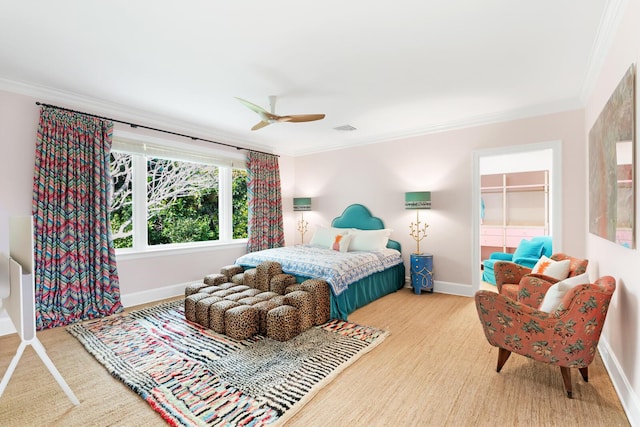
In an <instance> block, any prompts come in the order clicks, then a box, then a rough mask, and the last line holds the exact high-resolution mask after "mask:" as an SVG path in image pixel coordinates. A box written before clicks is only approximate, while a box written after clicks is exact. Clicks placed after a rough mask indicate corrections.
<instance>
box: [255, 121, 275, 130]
mask: <svg viewBox="0 0 640 427" xmlns="http://www.w3.org/2000/svg"><path fill="white" fill-rule="evenodd" d="M270 124H271V123H270V122H259V123H258V124H256V125H254V126H253V127H252V128H251V130H258V129H262V128H263V127H265V126H268V125H270Z"/></svg>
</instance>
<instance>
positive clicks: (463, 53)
mask: <svg viewBox="0 0 640 427" xmlns="http://www.w3.org/2000/svg"><path fill="white" fill-rule="evenodd" d="M618 3H619V2H618ZM612 4H614V5H615V4H616V1H612V0H588V1H584V0H536V1H528V2H524V1H519V0H482V1H480V0H455V1H454V0H448V1H445V0H415V1H411V0H394V1H393V2H391V1H383V0H349V1H344V0H323V1H315V2H305V1H295V0H280V1H278V0H276V1H270V2H267V1H254V0H244V1H243V0H237V1H224V2H223V1H207V0H189V1H168V0H156V1H151V0H148V1H142V0H109V1H103V0H99V1H98V0H96V1H83V0H57V1H44V0H42V1H37V0H22V1H10V0H1V1H0V89H5V90H12V91H22V92H26V93H29V94H31V95H33V94H35V95H38V96H41V97H43V99H42V100H43V101H45V102H46V101H47V99H46V98H49V99H53V100H57V101H60V100H64V101H65V102H66V103H65V104H64V105H65V106H68V107H69V106H71V107H74V106H80V107H83V108H84V110H83V111H89V110H90V112H93V113H97V114H103V115H109V114H111V117H115V118H120V119H123V120H132V119H134V118H135V119H140V120H145V122H143V124H149V125H159V126H162V125H164V126H165V128H166V127H170V128H171V129H174V130H175V129H178V130H181V131H185V133H186V131H188V132H191V133H190V134H194V132H195V134H194V135H195V136H202V137H205V138H210V139H216V140H219V141H221V142H225V143H231V144H237V145H242V146H247V147H251V148H255V149H261V150H265V151H270V152H274V153H278V154H288V155H301V154H306V153H312V152H318V151H324V150H331V149H335V148H340V147H344V146H351V145H360V144H369V143H373V142H379V141H384V140H390V139H395V138H399V137H405V136H413V135H419V134H424V133H429V132H434V131H440V130H446V129H452V128H457V127H463V126H469V125H474V124H480V123H487V122H495V121H499V120H507V119H513V118H517V117H526V116H532V115H538V114H545V113H552V112H557V111H562V110H569V109H575V108H580V107H582V105H583V101H584V96H585V95H586V94H587V93H588V90H589V89H590V87H589V84H590V82H591V81H593V78H594V77H595V76H594V73H596V72H597V71H599V69H598V57H599V55H602V54H603V52H602V51H603V50H604V49H605V48H606V43H604V42H603V40H604V39H605V38H606V37H605V36H606V31H607V28H608V27H607V17H608V16H610V15H611V8H612V7H614V6H612ZM269 95H276V96H277V97H278V101H277V105H276V112H277V113H279V114H303V113H325V114H326V118H325V119H324V120H321V121H317V122H310V123H280V124H273V125H270V126H267V127H265V128H263V129H261V130H258V131H250V128H251V127H252V126H253V125H254V124H256V123H257V122H258V121H259V118H258V116H257V115H256V114H255V113H254V112H252V111H250V110H248V109H247V108H246V107H244V106H243V105H241V104H240V103H239V102H238V101H237V100H235V99H234V97H241V98H244V99H247V100H249V101H251V102H253V103H256V104H259V105H262V106H263V107H265V108H266V109H268V108H269V106H268V97H269ZM132 121H133V120H132ZM346 124H349V125H352V126H354V127H356V128H357V130H355V131H350V132H345V131H337V130H334V129H333V128H335V127H338V126H342V125H346Z"/></svg>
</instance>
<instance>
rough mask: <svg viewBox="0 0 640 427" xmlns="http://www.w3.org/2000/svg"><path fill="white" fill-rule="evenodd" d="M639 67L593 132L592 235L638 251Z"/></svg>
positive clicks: (623, 82)
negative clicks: (637, 139)
mask: <svg viewBox="0 0 640 427" xmlns="http://www.w3.org/2000/svg"><path fill="white" fill-rule="evenodd" d="M634 158H635V67H634V65H633V64H632V65H631V67H629V69H628V70H627V72H626V73H625V75H624V77H623V78H622V80H621V81H620V83H619V84H618V86H617V87H616V89H615V91H614V92H613V94H612V95H611V97H610V98H609V100H608V101H607V103H606V105H605V106H604V108H603V109H602V111H601V112H600V115H599V116H598V119H597V120H596V122H595V123H594V124H593V127H592V128H591V130H590V131H589V232H590V233H593V234H596V235H598V236H600V237H603V238H605V239H607V240H611V241H612V242H616V243H618V244H620V245H622V246H625V247H628V248H635V200H634V199H635V198H634V194H635V177H634V175H635V172H634V170H635V168H634Z"/></svg>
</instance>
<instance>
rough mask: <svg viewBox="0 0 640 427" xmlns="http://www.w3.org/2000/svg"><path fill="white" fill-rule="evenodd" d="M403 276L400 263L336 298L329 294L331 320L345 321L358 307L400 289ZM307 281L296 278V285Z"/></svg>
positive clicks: (350, 288) (351, 287)
mask: <svg viewBox="0 0 640 427" xmlns="http://www.w3.org/2000/svg"><path fill="white" fill-rule="evenodd" d="M404 274H405V269H404V263H402V264H398V265H396V266H394V267H391V268H389V269H387V270H385V271H381V272H379V273H375V274H372V275H371V276H368V277H365V278H364V279H361V280H359V281H357V282H355V283H352V284H350V285H349V287H348V288H347V290H346V291H344V292H342V293H341V294H340V295H338V296H336V295H334V294H333V292H331V318H332V319H341V320H347V316H348V315H349V314H351V313H353V312H354V311H356V310H357V309H359V308H360V307H363V306H365V305H367V304H369V303H370V302H372V301H375V300H377V299H378V298H382V297H383V296H385V295H387V294H390V293H393V292H396V291H397V290H399V289H402V287H403V286H404V281H405V276H404ZM307 279H309V277H303V276H296V281H297V282H298V283H302V282H304V281H305V280H307Z"/></svg>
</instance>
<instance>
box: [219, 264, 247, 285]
mask: <svg viewBox="0 0 640 427" xmlns="http://www.w3.org/2000/svg"><path fill="white" fill-rule="evenodd" d="M243 271H244V269H243V268H242V267H241V266H239V265H235V264H234V265H227V266H225V267H222V268H221V269H220V274H222V275H223V276H225V277H226V278H227V280H225V282H233V280H231V279H232V278H233V276H235V275H236V274H240V273H242V272H243Z"/></svg>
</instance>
